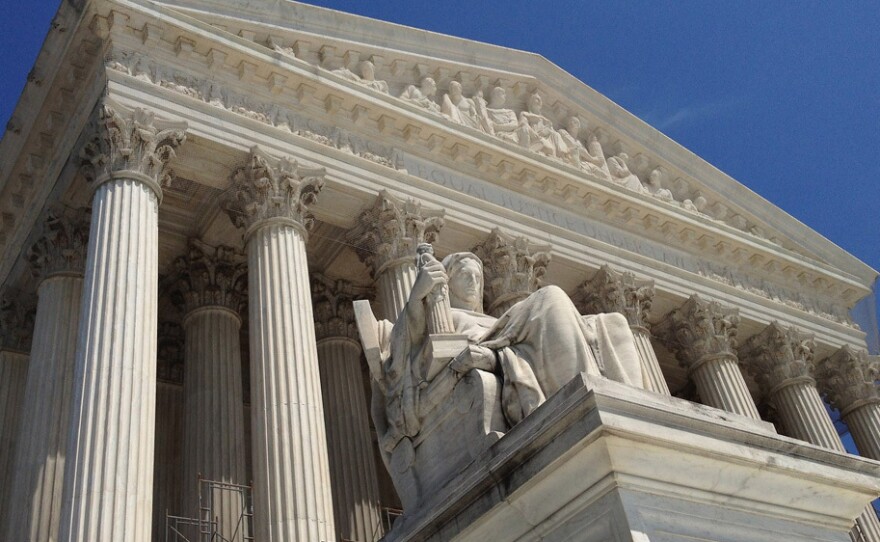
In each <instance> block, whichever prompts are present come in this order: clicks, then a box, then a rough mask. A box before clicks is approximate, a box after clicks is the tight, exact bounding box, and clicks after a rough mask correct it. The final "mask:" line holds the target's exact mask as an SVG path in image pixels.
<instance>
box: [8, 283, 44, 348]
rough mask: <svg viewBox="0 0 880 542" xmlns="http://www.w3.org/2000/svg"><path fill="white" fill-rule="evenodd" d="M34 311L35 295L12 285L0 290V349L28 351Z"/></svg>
mask: <svg viewBox="0 0 880 542" xmlns="http://www.w3.org/2000/svg"><path fill="white" fill-rule="evenodd" d="M36 311H37V299H36V296H35V295H32V294H28V293H25V292H23V291H21V290H19V289H18V288H14V287H4V288H3V289H2V290H0V350H13V351H16V352H29V351H30V349H31V339H32V337H33V333H34V317H35V315H36Z"/></svg>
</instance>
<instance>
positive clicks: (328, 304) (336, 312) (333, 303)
mask: <svg viewBox="0 0 880 542" xmlns="http://www.w3.org/2000/svg"><path fill="white" fill-rule="evenodd" d="M311 283H312V307H313V310H314V315H315V337H316V338H317V340H319V341H320V340H321V339H329V338H335V337H343V338H346V339H352V340H354V341H359V340H360V339H359V335H358V332H357V325H356V324H355V319H354V305H353V303H354V301H356V300H359V299H366V298H367V296H366V295H365V292H363V291H362V290H361V289H359V288H357V287H355V286H354V285H352V284H351V283H350V282H348V281H346V280H341V279H340V280H331V279H328V278H327V277H325V276H324V275H321V274H320V273H312V276H311ZM357 344H358V346H360V343H359V342H358V343H357Z"/></svg>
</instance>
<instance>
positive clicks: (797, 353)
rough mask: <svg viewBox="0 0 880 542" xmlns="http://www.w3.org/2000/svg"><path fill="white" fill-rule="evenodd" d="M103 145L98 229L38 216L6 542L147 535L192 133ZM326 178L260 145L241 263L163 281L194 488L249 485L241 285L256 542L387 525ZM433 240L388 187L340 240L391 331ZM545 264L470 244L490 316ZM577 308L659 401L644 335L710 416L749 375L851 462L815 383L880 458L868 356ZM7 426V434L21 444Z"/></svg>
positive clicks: (708, 313) (433, 226) (205, 253)
mask: <svg viewBox="0 0 880 542" xmlns="http://www.w3.org/2000/svg"><path fill="white" fill-rule="evenodd" d="M94 130H95V137H94V138H93V139H92V140H91V141H90V143H89V144H88V145H87V146H86V148H85V149H84V151H83V155H82V156H83V158H84V164H83V165H84V170H85V172H86V173H87V177H88V178H89V180H90V181H91V182H92V184H93V186H94V187H95V192H94V196H93V202H92V214H91V221H90V224H89V226H88V229H87V228H86V225H85V224H86V222H85V218H84V217H83V216H73V215H70V213H68V212H67V211H64V212H59V213H54V214H53V213H50V215H49V221H48V222H47V226H46V231H47V232H48V233H47V236H46V238H45V241H41V243H43V244H38V245H35V247H34V248H33V249H32V250H31V252H30V254H29V258H30V260H31V263H32V264H33V266H34V268H35V270H37V271H38V272H39V273H40V277H41V280H40V285H39V287H38V293H39V303H38V307H37V316H36V323H35V327H34V333H35V338H34V343H33V344H34V347H33V349H32V351H31V355H30V357H31V360H30V369H29V370H28V371H27V381H26V383H25V384H24V385H22V386H20V387H19V388H20V389H24V390H25V391H24V393H23V396H24V399H21V400H23V401H25V404H24V406H23V407H22V411H23V412H25V413H26V414H25V416H26V423H27V424H28V427H32V428H34V430H33V431H31V432H29V434H27V435H26V438H23V439H21V440H20V442H19V443H17V444H16V447H17V448H16V449H17V452H16V453H17V454H18V458H19V459H18V460H17V462H16V465H17V466H23V468H20V469H16V472H15V481H14V482H13V483H11V484H3V485H0V487H5V486H9V487H11V488H13V489H12V490H11V492H10V493H9V494H7V495H6V496H5V497H3V496H0V498H2V499H4V500H3V501H2V502H15V503H21V502H29V503H30V506H27V507H23V506H20V505H18V504H16V507H15V510H12V508H11V507H9V506H4V508H3V509H2V510H3V513H5V511H6V510H11V511H13V512H14V513H12V514H9V516H8V520H7V524H6V528H7V530H6V531H5V533H6V538H8V539H16V538H20V537H21V536H22V533H28V536H29V539H31V540H55V539H57V540H64V541H68V540H69V541H73V540H90V541H91V540H144V541H146V540H148V539H149V536H150V521H151V518H150V515H151V496H152V491H153V480H152V476H153V470H152V469H153V450H154V439H155V431H154V427H155V412H156V411H155V408H156V407H155V405H156V385H155V382H156V326H157V317H158V314H157V304H158V299H157V297H158V293H157V292H158V285H157V277H158V269H157V255H158V221H157V214H158V207H159V204H160V202H161V196H162V182H163V180H164V179H165V178H166V177H167V175H168V171H167V163H168V161H169V160H170V158H171V157H173V155H174V149H175V148H176V147H178V146H179V145H180V144H182V143H183V141H184V139H185V133H184V132H185V126H184V125H182V124H175V123H169V122H164V121H161V120H159V119H156V118H154V117H153V116H152V114H150V113H148V112H146V111H144V110H139V109H138V110H128V109H126V108H124V107H119V106H116V105H113V104H110V103H106V104H104V105H103V106H102V107H101V108H100V110H99V114H98V116H97V118H96V120H95V126H94ZM323 174H324V172H323V170H319V169H311V168H304V167H302V166H300V165H298V164H296V163H295V162H290V161H286V160H280V161H279V160H276V159H274V158H272V157H269V156H267V155H265V154H263V153H261V152H260V151H259V150H258V149H256V148H255V149H252V151H251V154H250V157H249V160H248V162H247V163H246V164H245V165H243V166H242V167H240V168H238V169H237V170H235V171H234V172H233V173H232V177H231V178H232V181H233V191H232V193H231V195H230V197H229V198H227V199H226V200H225V201H224V202H223V203H222V205H223V208H224V210H225V211H226V213H227V214H228V215H229V217H230V218H231V219H232V221H233V223H234V224H235V225H236V226H238V227H240V228H241V229H242V230H243V231H244V235H245V241H246V254H239V253H237V252H236V251H234V250H233V249H229V248H226V247H210V246H207V245H204V244H201V243H199V242H193V243H191V245H190V251H189V253H188V254H187V255H186V256H184V257H183V258H181V259H179V260H178V262H177V266H178V269H179V271H180V272H179V273H178V274H176V275H175V280H174V283H173V285H172V286H171V290H172V295H173V297H174V298H175V300H176V302H177V303H178V305H179V306H180V307H181V310H182V312H183V314H184V320H183V327H184V329H185V337H186V338H185V345H186V346H185V357H186V367H187V377H186V379H185V392H184V396H185V403H186V408H185V409H184V412H185V421H184V426H185V431H184V434H185V435H186V436H185V439H186V440H187V442H186V445H185V447H184V450H183V456H184V457H183V465H184V467H183V472H184V475H183V477H184V480H186V484H185V487H189V486H190V485H192V486H193V487H195V484H194V483H191V482H194V481H195V480H196V479H198V477H199V476H201V477H204V478H207V479H213V480H219V481H223V482H226V483H229V484H244V483H246V479H245V477H246V474H245V469H244V449H243V448H242V446H243V443H244V422H243V417H242V416H243V414H242V408H241V405H242V395H243V390H242V386H241V379H240V371H241V358H240V355H239V352H240V345H239V342H238V340H239V339H238V337H239V329H240V326H241V322H242V318H241V316H240V311H241V309H242V306H243V296H244V293H245V285H246V288H247V296H248V304H247V305H248V322H249V337H250V344H249V347H250V359H251V368H250V371H251V389H252V395H251V412H252V423H251V425H252V432H253V439H252V440H253V441H252V450H253V463H254V466H253V471H254V509H255V511H256V513H257V517H256V518H255V522H254V525H253V527H254V530H255V535H256V537H257V539H258V540H261V541H274V540H334V539H335V538H336V535H337V532H338V534H339V535H340V536H342V537H343V538H349V539H352V540H371V539H373V537H374V536H375V535H376V534H377V533H379V532H380V531H381V527H380V521H379V517H378V502H379V500H380V497H379V489H378V485H379V484H377V482H376V479H377V476H378V473H376V470H375V467H374V463H373V459H372V452H371V445H370V439H371V436H370V430H369V422H368V420H366V417H365V416H364V415H363V410H362V409H360V408H352V405H363V404H365V403H366V398H365V397H364V393H363V384H362V382H361V378H360V375H361V371H360V368H359V367H360V355H361V353H360V345H359V343H358V341H357V340H356V335H355V331H354V324H353V319H352V315H351V314H350V311H351V301H353V300H354V299H355V298H356V297H357V296H358V295H362V293H357V292H355V291H354V290H353V289H352V287H351V286H350V285H346V284H345V283H342V282H331V281H327V280H325V279H322V278H318V279H313V280H312V281H311V288H310V281H309V276H308V271H307V268H308V267H307V262H306V254H305V242H306V238H307V231H308V228H309V225H310V223H311V221H312V218H311V215H310V214H309V206H310V205H311V204H312V203H314V201H315V199H316V197H317V195H318V194H319V192H320V190H321V188H322V179H323ZM442 226H443V218H442V212H438V211H432V210H428V209H422V208H421V206H420V205H418V204H416V203H414V202H412V201H406V202H404V201H400V200H397V199H396V198H394V197H392V196H390V195H389V194H386V193H382V194H380V196H379V198H378V199H377V202H376V204H375V205H374V206H373V207H372V208H370V209H368V210H367V211H365V212H364V213H363V214H362V215H361V216H360V218H359V225H358V227H357V228H356V229H355V230H354V231H353V232H352V233H351V235H350V238H349V239H350V241H351V242H352V243H353V244H355V246H358V247H361V248H362V250H361V251H360V255H361V257H362V259H363V260H364V262H365V263H366V264H367V265H368V266H369V268H370V270H371V272H372V274H373V277H374V279H375V280H376V283H377V290H378V291H377V294H378V298H379V300H380V303H381V306H382V308H383V314H384V316H385V317H386V318H388V319H390V320H393V319H394V316H395V315H396V314H398V313H399V312H400V310H401V309H402V308H403V305H404V304H405V302H406V299H407V297H408V293H409V290H410V288H411V286H412V283H413V281H414V277H415V265H414V260H413V256H412V255H413V254H414V253H415V247H416V246H418V244H419V243H422V242H433V241H434V240H435V239H436V236H437V235H438V233H439V231H440V229H441V228H442ZM86 231H88V234H86V233H85V232H86ZM86 246H87V247H88V248H87V251H86V250H85V247H86ZM548 249H549V247H542V246H537V245H533V244H530V243H528V242H527V241H526V240H525V239H523V238H514V237H510V236H507V235H505V234H503V233H502V232H500V231H497V230H496V231H493V232H492V233H491V234H490V236H489V238H487V239H486V240H485V241H484V242H483V243H481V244H479V245H477V246H476V247H474V249H473V250H474V252H476V253H477V254H478V255H480V257H481V258H482V259H483V261H484V262H485V267H484V270H485V273H486V277H485V283H486V286H487V288H486V292H487V305H486V306H487V307H488V309H489V312H490V313H493V314H496V315H497V314H501V313H503V312H504V310H506V309H507V308H509V307H510V306H511V305H512V304H514V303H516V302H517V301H519V300H520V299H522V298H524V297H526V296H528V295H529V294H530V293H531V292H533V291H534V290H535V289H537V288H538V287H540V285H541V276H542V275H543V274H544V270H545V268H546V266H547V264H548V262H549V255H548ZM83 254H86V256H85V257H84V258H83V256H82V255H83ZM245 270H246V271H245ZM312 288H313V289H312ZM573 297H574V299H575V302H576V303H577V305H578V308H580V309H581V311H582V312H610V311H617V312H622V313H623V314H624V315H625V316H626V317H627V319H628V322H629V324H630V326H631V328H632V330H633V334H634V336H635V337H636V341H637V346H638V350H639V355H640V362H641V364H642V368H643V373H644V375H645V380H644V386H645V387H646V388H647V389H650V390H652V391H655V392H658V393H663V394H669V389H668V386H667V385H666V382H665V379H664V378H663V376H662V372H661V371H660V366H659V362H658V361H657V358H656V355H655V354H654V351H653V348H651V346H650V337H651V333H652V332H653V334H654V336H655V337H657V338H658V339H659V340H660V341H661V342H663V343H664V344H665V345H667V347H669V348H670V350H671V351H673V352H674V353H675V354H676V357H677V359H678V361H679V362H680V363H681V364H682V365H683V366H684V367H685V368H687V369H688V372H689V374H690V376H691V378H692V379H693V381H694V382H695V385H696V387H697V390H698V393H699V395H700V397H701V398H702V399H703V401H704V402H706V404H709V405H710V406H714V407H717V408H721V409H724V410H727V411H729V412H733V413H737V414H740V415H743V416H747V417H751V418H754V419H758V418H759V416H758V412H757V408H756V406H755V403H754V400H753V399H752V397H751V394H750V393H749V391H748V388H747V387H746V384H745V380H744V378H743V375H742V373H741V371H740V363H741V362H742V363H743V364H745V365H746V366H747V367H748V368H749V370H750V371H752V372H753V374H755V378H756V381H757V382H758V384H759V385H760V386H761V387H762V390H763V391H764V393H765V395H766V396H767V397H768V399H769V400H770V401H771V403H772V404H773V405H774V406H775V408H776V409H777V411H778V412H779V416H780V420H781V421H782V424H783V427H784V429H785V430H786V432H787V434H789V435H791V436H794V437H796V438H801V439H803V440H807V441H809V442H812V443H814V444H817V445H820V446H825V447H828V448H831V449H836V450H842V444H841V443H840V440H839V438H838V437H837V435H836V432H835V431H834V429H833V426H831V424H830V420H829V419H828V416H827V414H826V413H825V412H824V406H823V404H822V401H821V398H820V396H819V392H818V389H817V387H816V380H817V379H818V380H819V381H821V382H822V383H823V386H824V388H825V392H826V393H827V395H828V397H829V398H830V400H831V401H832V404H834V405H835V406H836V407H837V408H839V409H840V410H841V412H842V414H843V416H844V420H845V421H846V422H847V423H848V424H850V427H851V430H852V432H853V435H854V438H855V439H856V443H857V445H858V446H859V448H860V450H863V453H864V455H866V456H868V457H873V458H876V459H880V396H878V394H877V387H876V385H875V378H876V376H877V360H876V359H873V358H869V357H867V356H866V355H865V354H864V353H857V352H854V351H852V350H850V349H848V348H844V349H842V350H840V351H839V352H837V353H836V354H835V355H834V356H831V357H830V358H827V359H826V360H824V361H823V362H822V363H820V364H818V365H817V366H814V365H813V362H812V347H811V339H810V338H808V337H807V338H804V336H802V335H799V334H798V333H797V332H796V331H794V330H790V329H788V330H787V329H785V328H783V327H782V326H780V325H779V324H775V323H774V324H771V325H770V326H768V328H767V329H766V330H765V331H764V332H763V333H761V334H759V335H757V336H755V337H753V338H752V339H751V340H750V341H748V342H747V343H746V344H745V345H743V346H742V347H740V348H739V349H738V350H737V348H736V343H735V340H734V339H735V334H736V327H737V323H738V314H737V312H736V311H735V310H730V309H726V308H723V307H722V306H721V305H720V304H718V303H716V302H712V301H707V300H703V299H701V298H700V297H698V296H692V297H691V298H690V299H688V300H687V301H686V302H685V303H684V304H683V305H682V306H681V307H679V308H678V309H675V310H673V311H672V312H670V313H669V314H667V315H666V316H665V317H664V318H663V319H661V321H660V323H659V324H657V325H654V326H653V327H652V328H651V331H650V332H649V325H648V323H647V313H648V310H649V309H650V304H651V298H652V297H653V283H651V282H649V281H641V280H637V279H635V277H634V276H633V275H632V274H629V273H618V272H616V271H614V270H612V269H610V268H608V267H603V268H602V269H601V270H600V271H599V272H598V273H597V274H596V275H595V276H594V277H593V278H592V279H590V280H588V281H586V282H585V283H584V284H583V285H582V286H581V287H580V289H579V291H578V292H577V293H576V295H575V296H573ZM313 302H314V306H315V307H316V309H315V314H314V315H313V313H312V306H313ZM316 319H317V322H318V323H317V324H316V323H315V321H316ZM74 331H76V333H74ZM779 352H782V354H780V353H779ZM808 352H809V353H808ZM18 356H19V357H22V356H21V355H18ZM14 359H15V355H13V354H11V353H7V351H6V350H0V371H7V372H9V374H14V371H13V369H14V367H16V365H15V363H13V361H14ZM9 360H13V361H9ZM19 365H24V362H22V363H19ZM10 371H12V372H10ZM20 372H21V371H20ZM4 374H5V373H4ZM22 375H23V372H22V374H20V375H19V376H17V377H16V376H11V377H8V378H3V379H0V384H4V383H5V382H15V381H16V380H15V378H18V379H19V380H22V379H23V376H22ZM74 384H75V385H74ZM14 396H15V394H12V393H7V394H3V395H0V398H3V399H4V400H13V399H14ZM47 397H50V398H52V400H51V401H46V400H45V399H46V398H47ZM10 408H14V407H8V406H4V405H0V424H6V425H8V423H9V421H8V419H12V418H11V417H9V416H6V418H4V414H8V412H9V411H10ZM7 418H8V419H7ZM325 420H326V426H325ZM6 425H4V426H3V429H4V430H3V431H0V436H2V435H6V434H10V433H11V434H16V433H15V431H14V429H13V430H11V431H10V432H7V431H6ZM65 427H70V428H71V430H70V431H69V432H66V431H64V430H63V428H65ZM325 427H326V428H325ZM328 441H329V443H330V445H331V446H330V449H331V450H332V452H333V453H332V455H331V454H330V453H328V451H329V450H328ZM4 449H5V450H6V452H5V453H6V456H5V458H4V455H3V454H4ZM10 449H11V447H10V445H8V444H5V445H4V447H3V448H0V467H2V462H3V461H7V462H9V459H8V457H9V456H10V453H9V450H10ZM220 450H222V451H223V453H218V451H220ZM371 465H372V466H373V468H372V469H371ZM2 472H3V471H0V473H2ZM331 487H332V488H333V497H331V491H330V490H329V488H331ZM194 491H195V490H194ZM227 497H228V495H226V494H224V498H223V499H219V500H221V501H222V502H221V503H219V505H218V506H219V507H220V508H222V509H224V510H225V511H224V512H223V514H222V516H223V517H224V518H227V519H229V518H236V519H237V518H238V514H237V513H236V512H235V510H239V509H240V508H241V506H242V503H241V502H240V501H236V500H235V498H227ZM185 502H186V503H194V502H198V496H197V495H196V494H190V495H189V496H187V497H185ZM190 505H191V504H190ZM334 510H335V517H336V518H337V521H338V522H339V525H338V526H337V525H335V524H334ZM198 512H199V511H198V510H193V511H192V514H193V515H194V514H196V513H198ZM859 527H860V530H861V532H862V533H863V534H864V535H865V536H866V537H867V539H868V540H878V541H880V527H878V525H877V518H876V515H874V514H873V513H871V512H869V511H866V513H865V514H863V515H862V517H860V518H859ZM220 529H221V530H222V533H223V534H224V536H225V537H227V538H229V539H240V536H241V534H240V533H242V530H243V527H242V526H241V525H231V524H226V525H222V526H220ZM234 533H238V534H234Z"/></svg>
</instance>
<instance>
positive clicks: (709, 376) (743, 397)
mask: <svg viewBox="0 0 880 542" xmlns="http://www.w3.org/2000/svg"><path fill="white" fill-rule="evenodd" d="M690 374H691V378H693V380H694V384H695V385H696V387H697V392H698V393H699V394H700V398H701V399H702V400H703V403H704V404H707V405H709V406H711V407H715V408H720V409H721V410H726V411H728V412H733V413H734V414H740V415H742V416H748V417H749V418H754V419H756V420H760V419H761V417H760V415H759V414H758V408H757V407H756V406H755V400H754V399H752V395H751V393H749V388H748V387H747V386H746V381H745V379H744V378H743V375H742V372H741V371H740V370H739V364H738V363H737V359H736V357H734V356H730V355H719V356H712V357H709V359H706V360H702V361H701V362H699V363H697V364H696V365H695V366H694V367H693V368H691V371H690Z"/></svg>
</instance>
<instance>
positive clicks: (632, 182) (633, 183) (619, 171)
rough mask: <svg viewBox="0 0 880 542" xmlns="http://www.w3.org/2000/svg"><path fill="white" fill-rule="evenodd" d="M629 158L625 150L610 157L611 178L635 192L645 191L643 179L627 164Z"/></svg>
mask: <svg viewBox="0 0 880 542" xmlns="http://www.w3.org/2000/svg"><path fill="white" fill-rule="evenodd" d="M627 160H629V156H627V154H626V153H625V152H622V153H620V154H618V155H617V156H612V157H611V158H609V159H608V170H609V171H610V172H611V180H612V181H614V182H615V183H617V184H619V185H621V186H623V187H625V188H629V189H630V190H633V191H635V192H642V193H643V192H645V187H644V186H642V181H640V180H639V178H638V177H637V176H636V175H635V174H634V173H633V172H631V171H630V170H629V166H627V165H626V162H627Z"/></svg>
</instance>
